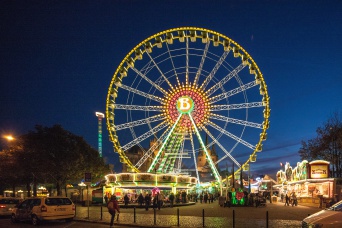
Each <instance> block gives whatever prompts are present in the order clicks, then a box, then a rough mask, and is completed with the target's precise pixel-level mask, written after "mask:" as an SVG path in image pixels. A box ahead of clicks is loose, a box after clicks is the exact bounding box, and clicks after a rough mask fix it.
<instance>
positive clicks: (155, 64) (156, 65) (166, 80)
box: [146, 52, 173, 89]
mask: <svg viewBox="0 0 342 228" xmlns="http://www.w3.org/2000/svg"><path fill="white" fill-rule="evenodd" d="M146 53H147V55H148V56H149V57H150V59H151V62H152V63H153V64H154V66H155V67H156V68H157V70H158V71H159V73H160V75H161V76H162V77H163V78H164V80H165V82H166V83H167V84H168V85H169V87H170V88H171V89H173V86H172V84H171V83H170V81H169V80H168V79H167V77H165V75H164V73H163V72H162V71H161V70H160V68H159V66H158V64H157V63H156V62H155V61H154V59H153V58H152V56H151V55H150V54H149V53H148V52H146Z"/></svg>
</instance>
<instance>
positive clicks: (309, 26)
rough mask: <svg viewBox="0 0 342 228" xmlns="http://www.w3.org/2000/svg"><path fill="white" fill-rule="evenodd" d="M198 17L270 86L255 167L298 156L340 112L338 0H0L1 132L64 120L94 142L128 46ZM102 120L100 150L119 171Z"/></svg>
mask: <svg viewBox="0 0 342 228" xmlns="http://www.w3.org/2000/svg"><path fill="white" fill-rule="evenodd" d="M188 26H192V27H201V28H206V29H210V30H214V31H217V32H219V33H222V34H224V35H226V36H228V37H229V38H231V39H233V40H234V41H236V42H237V43H238V44H240V45H241V46H242V47H243V48H244V49H245V50H246V51H247V52H248V53H249V54H250V55H251V56H252V58H253V59H254V60H255V61H256V63H257V65H258V66H259V68H260V70H261V72H262V73H263V75H264V79H265V82H266V84H267V87H268V92H269V96H270V98H271V100H270V108H271V116H270V128H269V130H268V131H267V133H268V139H267V140H266V141H265V142H264V150H263V152H261V153H259V154H258V159H257V163H253V166H252V167H251V168H252V172H254V173H256V174H270V175H272V176H274V175H275V173H276V171H278V170H279V169H280V166H279V163H280V162H283V163H284V162H287V161H288V162H290V164H291V165H292V166H294V165H295V163H297V161H299V160H300V158H299V156H298V150H299V148H300V146H301V144H300V142H301V141H302V140H305V141H306V140H308V139H311V138H314V137H315V136H316V132H315V131H316V129H317V127H319V126H321V125H323V123H324V122H325V121H327V119H328V118H329V117H331V116H332V115H333V113H335V112H339V113H340V114H341V113H342V92H341V89H340V88H341V87H342V75H341V74H342V73H341V72H342V57H341V53H342V1H339V0H335V1H326V0H322V1H315V0H313V1H285V0H284V1H249V0H242V1H241V0H240V1H227V0H224V1H220V0H216V1H203V0H187V1H184V0H173V1H168V0H164V1H156V0H140V1H138V0H133V1H132V0H122V1H119V0H112V1H101V0H99V1H95V0H93V1H87V0H82V1H81V0H79V1H77V0H74V1H63V0H60V1H30V0H29V1H18V0H8V1H4V0H1V1H0V31H1V35H0V61H1V65H0V76H1V82H0V105H1V109H0V110H1V111H0V134H1V135H4V134H12V135H14V136H16V135H21V134H25V133H27V132H28V131H29V130H33V129H34V126H35V125H36V124H40V125H43V126H52V125H54V124H60V125H62V127H63V128H64V129H66V130H68V131H70V132H72V133H74V134H76V135H80V136H82V137H84V139H85V140H86V141H87V142H88V143H89V144H90V145H91V146H93V147H94V148H96V149H97V118H96V116H95V112H96V111H100V112H105V108H106V107H105V106H106V96H107V92H108V88H109V84H110V81H111V79H112V76H113V74H114V72H115V70H116V68H117V67H118V65H119V63H120V62H121V61H122V59H123V58H124V57H125V56H126V54H127V53H128V52H129V51H130V50H131V49H133V48H134V47H135V46H136V45H137V44H138V43H140V42H141V41H143V40H144V39H146V38H147V37H150V36H152V35H153V34H156V33H158V32H161V31H164V30H167V29H171V28H177V27H188ZM108 139H109V138H108V132H107V129H106V125H105V121H103V156H104V157H105V158H106V159H107V161H108V162H109V163H113V164H115V170H116V171H121V168H120V163H119V161H118V158H117V154H115V153H114V152H113V148H112V144H111V143H110V142H109V140H108Z"/></svg>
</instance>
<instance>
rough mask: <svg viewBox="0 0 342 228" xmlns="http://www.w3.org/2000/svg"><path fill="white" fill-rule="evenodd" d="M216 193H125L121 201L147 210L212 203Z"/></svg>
mask: <svg viewBox="0 0 342 228" xmlns="http://www.w3.org/2000/svg"><path fill="white" fill-rule="evenodd" d="M219 196H220V195H219V194H218V193H210V192H202V193H194V192H193V193H187V192H186V191H185V190H181V191H177V192H176V193H175V194H174V193H173V192H169V193H167V192H163V191H158V192H151V193H149V192H145V193H140V194H134V195H133V194H125V195H124V196H123V197H122V199H121V201H120V202H121V203H123V204H124V206H127V205H129V204H138V206H139V207H141V208H145V209H146V210H148V209H149V208H150V207H153V208H156V209H158V210H160V209H161V208H163V207H173V206H174V205H176V204H184V203H189V202H195V203H197V202H199V203H204V204H206V203H208V204H210V203H213V202H214V201H215V200H217V199H218V197H219Z"/></svg>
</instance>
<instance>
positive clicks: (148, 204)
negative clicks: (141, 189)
mask: <svg viewBox="0 0 342 228" xmlns="http://www.w3.org/2000/svg"><path fill="white" fill-rule="evenodd" d="M150 204H151V195H150V194H147V193H146V195H145V210H146V211H148V208H149V207H150Z"/></svg>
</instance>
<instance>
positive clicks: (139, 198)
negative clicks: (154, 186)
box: [138, 193, 144, 206]
mask: <svg viewBox="0 0 342 228" xmlns="http://www.w3.org/2000/svg"><path fill="white" fill-rule="evenodd" d="M138 203H139V206H142V204H143V203H144V196H143V195H142V193H140V194H139V196H138Z"/></svg>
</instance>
